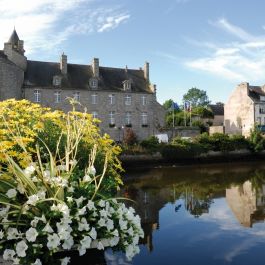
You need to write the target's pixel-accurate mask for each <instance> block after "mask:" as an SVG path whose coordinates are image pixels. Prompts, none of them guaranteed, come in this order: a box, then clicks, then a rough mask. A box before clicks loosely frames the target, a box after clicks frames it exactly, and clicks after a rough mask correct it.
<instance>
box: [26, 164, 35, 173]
mask: <svg viewBox="0 0 265 265" xmlns="http://www.w3.org/2000/svg"><path fill="white" fill-rule="evenodd" d="M34 172H35V167H34V166H33V165H30V166H29V167H27V168H25V169H24V173H25V174H26V175H31V174H33V173H34Z"/></svg>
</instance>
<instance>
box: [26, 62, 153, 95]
mask: <svg viewBox="0 0 265 265" xmlns="http://www.w3.org/2000/svg"><path fill="white" fill-rule="evenodd" d="M56 75H59V76H62V85H61V88H62V89H89V80H90V79H91V78H93V72H92V67H91V66H90V65H80V64H67V75H66V76H63V75H62V74H61V70H60V64H59V63H54V62H40V61H30V60H29V61H28V63H27V70H26V72H25V84H27V85H29V86H32V87H45V88H53V84H52V82H53V77H54V76H56ZM125 80H131V90H132V92H147V93H152V92H151V91H150V89H149V84H148V82H147V81H146V79H145V78H144V72H143V70H134V69H126V68H125V69H122V68H110V67H99V79H98V89H99V90H110V91H111V90H119V91H122V90H123V81H125Z"/></svg>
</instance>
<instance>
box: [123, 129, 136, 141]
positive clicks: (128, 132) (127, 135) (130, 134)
mask: <svg viewBox="0 0 265 265" xmlns="http://www.w3.org/2000/svg"><path fill="white" fill-rule="evenodd" d="M123 142H124V143H125V144H127V145H134V144H136V143H137V137H136V134H135V132H134V131H133V129H131V128H125V131H124V138H123Z"/></svg>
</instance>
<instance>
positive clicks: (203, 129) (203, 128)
mask: <svg viewBox="0 0 265 265" xmlns="http://www.w3.org/2000/svg"><path fill="white" fill-rule="evenodd" d="M192 126H196V127H199V128H200V132H201V133H204V132H207V127H206V126H205V124H204V123H203V122H202V121H193V122H192Z"/></svg>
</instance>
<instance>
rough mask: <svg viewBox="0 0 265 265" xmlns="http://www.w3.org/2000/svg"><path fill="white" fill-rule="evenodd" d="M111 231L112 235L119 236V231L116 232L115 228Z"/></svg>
mask: <svg viewBox="0 0 265 265" xmlns="http://www.w3.org/2000/svg"><path fill="white" fill-rule="evenodd" d="M111 233H112V235H114V236H116V237H118V236H119V232H118V230H117V229H115V230H114V231H112V232H111Z"/></svg>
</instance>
